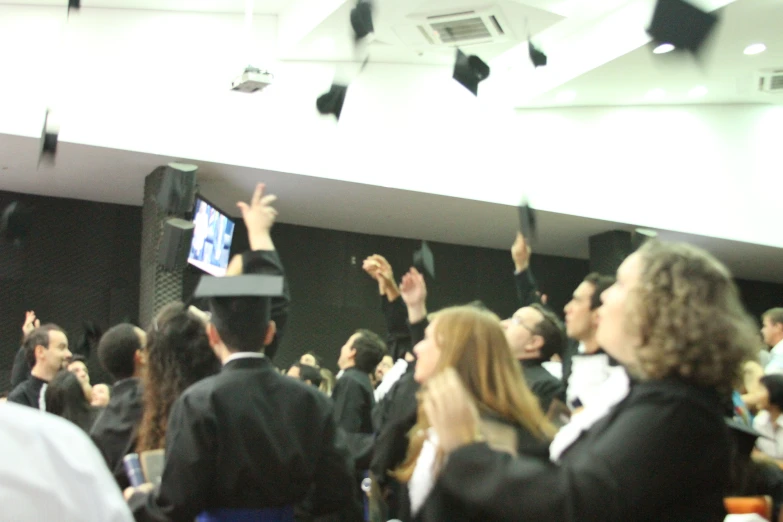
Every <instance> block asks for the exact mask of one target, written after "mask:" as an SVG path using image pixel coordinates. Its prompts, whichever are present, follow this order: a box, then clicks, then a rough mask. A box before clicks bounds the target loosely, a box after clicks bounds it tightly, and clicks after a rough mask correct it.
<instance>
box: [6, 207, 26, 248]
mask: <svg viewBox="0 0 783 522" xmlns="http://www.w3.org/2000/svg"><path fill="white" fill-rule="evenodd" d="M32 222H33V211H32V209H30V208H29V207H27V206H26V205H24V204H22V203H21V202H19V201H12V202H11V203H10V204H9V205H8V206H7V207H5V210H4V211H3V215H2V217H1V218H0V236H2V237H3V238H4V239H6V240H7V241H11V242H12V243H14V244H17V245H19V244H21V243H23V242H24V241H25V240H26V239H27V238H28V237H29V236H30V228H31V226H32Z"/></svg>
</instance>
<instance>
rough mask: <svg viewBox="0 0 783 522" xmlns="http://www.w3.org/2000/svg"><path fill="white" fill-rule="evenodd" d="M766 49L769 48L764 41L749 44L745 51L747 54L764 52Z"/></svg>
mask: <svg viewBox="0 0 783 522" xmlns="http://www.w3.org/2000/svg"><path fill="white" fill-rule="evenodd" d="M766 50H767V46H766V45H764V44H763V43H754V44H750V45H749V46H747V47H746V48H745V50H744V51H743V52H744V53H745V54H747V55H753V54H759V53H763V52H764V51H766Z"/></svg>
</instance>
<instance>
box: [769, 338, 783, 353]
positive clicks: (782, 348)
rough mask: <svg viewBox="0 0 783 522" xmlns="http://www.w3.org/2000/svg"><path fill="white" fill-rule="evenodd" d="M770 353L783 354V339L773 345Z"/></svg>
mask: <svg viewBox="0 0 783 522" xmlns="http://www.w3.org/2000/svg"><path fill="white" fill-rule="evenodd" d="M769 353H771V354H772V355H783V340H781V341H780V342H779V343H778V344H776V345H775V346H773V347H772V349H771V350H770V351H769Z"/></svg>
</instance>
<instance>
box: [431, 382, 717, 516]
mask: <svg viewBox="0 0 783 522" xmlns="http://www.w3.org/2000/svg"><path fill="white" fill-rule="evenodd" d="M730 455H731V440H730V436H729V433H728V428H727V427H726V425H725V422H724V420H723V411H722V408H721V402H720V399H719V398H718V395H717V394H716V393H715V392H714V390H708V389H702V388H697V387H695V386H692V385H689V384H686V383H684V382H681V381H677V380H675V379H666V380H661V381H648V382H642V383H638V384H635V385H634V386H633V387H632V389H631V392H630V394H629V395H628V397H626V399H625V400H623V401H622V402H621V403H619V404H618V405H617V406H616V407H615V408H614V409H613V410H611V411H610V413H609V414H608V415H607V416H606V417H605V418H603V419H601V420H600V421H598V422H597V423H596V424H595V425H594V426H593V427H592V428H591V429H589V430H588V431H587V432H586V433H584V434H582V436H581V438H580V439H578V440H577V441H576V442H575V443H574V444H573V445H572V446H571V447H570V448H569V449H568V450H567V451H566V452H565V453H564V454H563V456H562V458H561V461H560V463H559V464H553V463H551V462H549V461H544V460H539V459H530V458H517V459H514V458H512V457H510V456H508V455H506V454H502V453H498V452H493V451H492V450H490V449H489V448H488V447H487V445H486V444H472V445H469V446H466V447H464V448H460V449H459V450H457V451H455V452H453V453H452V454H451V455H450V456H449V459H448V461H447V463H446V465H445V467H444V469H443V471H442V473H441V474H440V476H439V482H438V485H439V487H442V488H443V491H444V494H446V495H447V496H449V497H450V498H453V499H454V501H455V502H458V503H461V504H462V505H464V506H469V508H470V509H471V510H473V511H474V512H478V513H481V514H482V515H483V516H484V517H485V518H484V519H485V520H492V521H515V522H516V521H520V520H524V521H525V522H539V521H541V522H550V521H552V520H557V521H559V522H560V521H562V522H577V521H578V522H599V521H600V522H653V521H656V522H658V521H663V520H665V521H667V522H716V521H721V520H723V517H724V516H725V510H724V507H723V494H724V492H725V491H726V486H727V484H728V480H729V464H730Z"/></svg>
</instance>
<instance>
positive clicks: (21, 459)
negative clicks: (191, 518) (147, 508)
mask: <svg viewBox="0 0 783 522" xmlns="http://www.w3.org/2000/svg"><path fill="white" fill-rule="evenodd" d="M0 426H2V429H0V506H2V508H0V513H2V515H0V519H2V520H9V521H13V522H40V521H43V520H57V521H58V522H132V521H133V515H131V512H130V509H128V505H127V504H126V503H125V500H124V499H123V498H122V493H121V492H120V489H119V487H117V482H115V480H114V477H112V476H111V473H109V469H108V468H107V467H106V462H105V461H104V460H103V457H102V456H101V454H100V453H99V452H98V449H97V448H96V447H95V445H94V444H93V443H92V441H91V440H90V439H89V438H88V437H87V435H86V434H85V433H84V432H83V431H82V430H81V429H80V428H79V427H77V426H76V425H75V424H73V423H71V422H69V421H67V420H65V419H62V418H60V417H57V416H54V415H50V414H48V413H44V412H40V411H38V410H35V409H32V408H28V407H25V406H20V405H18V404H0Z"/></svg>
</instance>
